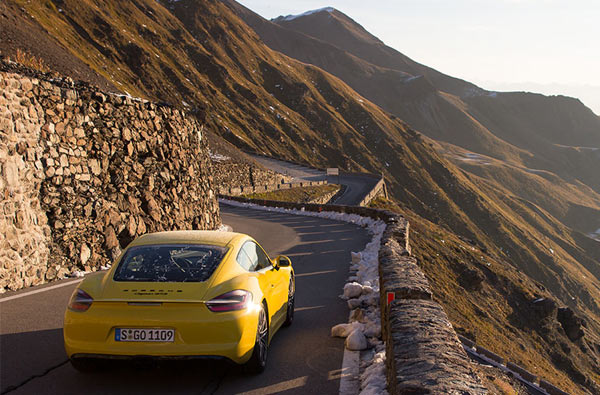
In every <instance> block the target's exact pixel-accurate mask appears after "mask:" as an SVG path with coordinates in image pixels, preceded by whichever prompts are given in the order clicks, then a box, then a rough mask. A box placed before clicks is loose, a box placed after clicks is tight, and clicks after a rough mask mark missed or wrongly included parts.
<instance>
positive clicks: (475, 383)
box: [385, 300, 487, 394]
mask: <svg viewBox="0 0 600 395" xmlns="http://www.w3.org/2000/svg"><path fill="white" fill-rule="evenodd" d="M389 314H390V316H389V317H390V318H389V321H387V322H386V326H387V328H386V339H385V341H386V353H387V355H388V358H387V359H386V364H387V374H388V389H389V392H390V394H407V393H411V394H416V393H421V394H429V393H432V394H485V393H487V390H486V389H485V387H483V385H482V384H481V380H480V379H479V377H478V376H477V374H476V373H475V371H474V369H473V367H472V365H471V362H470V360H469V358H468V356H467V355H466V353H465V351H464V349H463V347H462V345H461V344H460V342H459V341H458V338H457V337H456V333H455V332H454V329H453V328H452V325H451V324H450V322H449V321H448V317H447V316H446V313H445V312H444V310H443V309H442V307H441V306H440V305H439V304H437V303H435V302H432V301H429V300H400V301H393V302H392V303H391V304H390V311H389ZM389 356H393V357H391V358H390V357H389Z"/></svg>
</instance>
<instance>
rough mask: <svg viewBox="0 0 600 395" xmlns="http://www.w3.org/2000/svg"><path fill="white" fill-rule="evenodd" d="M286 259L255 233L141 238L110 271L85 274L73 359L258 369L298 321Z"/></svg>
mask: <svg viewBox="0 0 600 395" xmlns="http://www.w3.org/2000/svg"><path fill="white" fill-rule="evenodd" d="M294 293H295V282H294V271H293V269H292V264H291V261H290V259H289V258H287V257H285V256H278V257H277V258H275V259H273V260H271V259H269V257H268V256H267V254H266V253H265V251H264V250H263V249H262V247H261V246H260V245H258V243H257V242H256V241H255V240H254V239H252V238H251V237H250V236H247V235H244V234H240V233H233V232H215V231H175V232H161V233H153V234H147V235H144V236H141V237H139V238H137V239H136V240H134V241H133V242H132V243H131V244H130V245H129V246H127V248H126V249H125V250H124V251H123V253H122V254H121V256H120V257H119V258H118V259H117V260H116V262H115V264H114V265H113V266H112V268H111V269H110V270H109V271H108V272H105V273H96V274H93V275H90V276H88V277H86V278H85V280H83V281H82V282H81V283H80V284H79V286H78V287H77V289H76V290H75V291H74V292H73V296H72V297H71V300H70V302H69V305H68V308H67V311H66V313H65V324H64V339H65V349H66V351H67V355H68V356H69V359H70V360H71V363H72V364H73V366H74V367H75V368H76V369H78V370H81V371H87V370H91V369H92V368H93V367H94V366H95V364H94V362H95V361H96V360H97V359H114V358H131V357H137V356H150V357H159V358H166V359H169V358H182V357H183V358H215V357H216V358H223V359H228V360H230V361H233V362H235V363H237V364H244V365H245V367H246V368H247V369H248V371H251V372H261V371H262V370H264V368H265V364H266V362H267V349H268V346H269V343H270V341H271V338H272V337H273V335H274V334H275V332H276V331H277V330H278V329H279V328H280V327H281V326H284V325H290V324H291V323H292V320H293V318H294Z"/></svg>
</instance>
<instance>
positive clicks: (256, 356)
mask: <svg viewBox="0 0 600 395" xmlns="http://www.w3.org/2000/svg"><path fill="white" fill-rule="evenodd" d="M268 351H269V320H268V318H267V309H266V307H265V305H264V304H262V305H261V308H260V311H259V312H258V326H257V329H256V342H255V343H254V349H253V350H252V356H251V357H250V359H249V360H248V362H246V364H245V365H244V368H245V370H246V372H248V373H253V374H258V373H262V372H263V371H264V370H265V367H266V366H267V354H268Z"/></svg>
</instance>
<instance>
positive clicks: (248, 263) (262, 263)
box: [237, 241, 271, 271]
mask: <svg viewBox="0 0 600 395" xmlns="http://www.w3.org/2000/svg"><path fill="white" fill-rule="evenodd" d="M237 261H238V263H239V264H240V266H242V267H243V268H244V269H246V270H248V271H256V270H261V269H264V268H267V267H270V266H271V261H270V260H269V257H268V256H267V254H265V252H264V251H263V250H262V248H260V247H259V246H258V245H257V244H256V243H254V242H252V241H248V242H246V243H245V244H244V245H243V246H242V248H241V249H240V253H239V254H238V258H237Z"/></svg>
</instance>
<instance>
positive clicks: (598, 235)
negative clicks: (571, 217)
mask: <svg viewBox="0 0 600 395" xmlns="http://www.w3.org/2000/svg"><path fill="white" fill-rule="evenodd" d="M588 236H589V237H591V238H592V239H594V240H596V241H600V229H598V230H597V231H595V232H592V233H590V234H588Z"/></svg>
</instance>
